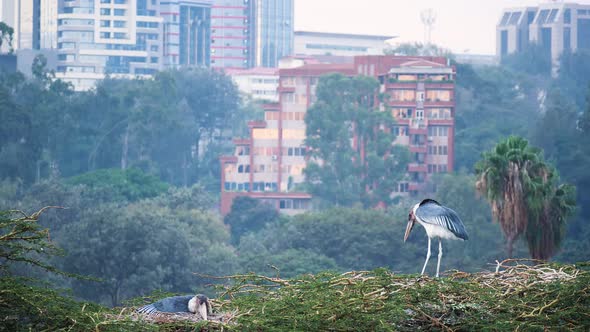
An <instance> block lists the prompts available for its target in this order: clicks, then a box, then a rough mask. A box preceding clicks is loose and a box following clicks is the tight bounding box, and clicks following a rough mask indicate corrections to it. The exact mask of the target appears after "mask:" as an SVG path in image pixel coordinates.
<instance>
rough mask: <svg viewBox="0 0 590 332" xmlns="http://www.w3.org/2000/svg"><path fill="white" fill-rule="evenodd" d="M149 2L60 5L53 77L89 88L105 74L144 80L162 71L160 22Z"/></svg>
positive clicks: (105, 0) (127, 0)
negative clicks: (54, 75) (56, 60)
mask: <svg viewBox="0 0 590 332" xmlns="http://www.w3.org/2000/svg"><path fill="white" fill-rule="evenodd" d="M158 9H159V8H158V6H157V5H153V4H152V2H151V1H147V0H94V1H74V2H70V1H68V2H60V7H59V12H58V25H57V33H58V36H57V38H58V40H57V41H58V66H57V72H56V77H57V78H60V79H63V80H64V81H66V82H70V83H72V84H73V85H74V87H75V89H76V90H88V89H91V88H93V87H94V86H95V84H96V81H98V80H101V79H103V78H104V77H105V75H107V74H109V75H112V76H115V77H116V76H122V77H130V78H132V77H143V76H146V75H148V76H149V75H153V74H154V73H156V72H157V71H159V70H161V69H162V68H163V59H162V49H163V42H162V41H163V38H162V31H163V30H162V29H163V24H162V23H163V19H162V17H160V16H159V15H158Z"/></svg>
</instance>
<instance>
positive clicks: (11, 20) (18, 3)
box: [0, 0, 41, 51]
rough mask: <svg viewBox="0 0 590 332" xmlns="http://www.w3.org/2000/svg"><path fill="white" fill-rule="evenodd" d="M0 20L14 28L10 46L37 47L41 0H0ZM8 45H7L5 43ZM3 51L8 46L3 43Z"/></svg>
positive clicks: (21, 47) (19, 47)
mask: <svg viewBox="0 0 590 332" xmlns="http://www.w3.org/2000/svg"><path fill="white" fill-rule="evenodd" d="M1 2H2V4H0V6H1V7H0V21H2V22H4V23H6V24H8V25H9V26H10V27H12V28H13V29H14V35H13V40H12V48H13V49H14V50H18V49H33V48H39V15H40V11H39V5H40V2H41V0H9V1H6V0H4V1H1ZM6 46H8V45H6ZM2 48H3V51H6V50H7V49H8V48H7V47H6V48H5V46H4V45H3V46H2Z"/></svg>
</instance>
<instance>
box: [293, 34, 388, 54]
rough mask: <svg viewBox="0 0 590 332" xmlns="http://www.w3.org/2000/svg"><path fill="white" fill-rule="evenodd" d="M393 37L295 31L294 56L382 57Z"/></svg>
mask: <svg viewBox="0 0 590 332" xmlns="http://www.w3.org/2000/svg"><path fill="white" fill-rule="evenodd" d="M393 38H395V36H377V35H356V34H343V33H327V32H311V31H295V33H294V47H293V49H294V51H293V53H294V54H295V55H340V56H355V55H383V54H385V49H386V48H388V47H389V45H388V44H387V43H386V41H387V40H390V39H393Z"/></svg>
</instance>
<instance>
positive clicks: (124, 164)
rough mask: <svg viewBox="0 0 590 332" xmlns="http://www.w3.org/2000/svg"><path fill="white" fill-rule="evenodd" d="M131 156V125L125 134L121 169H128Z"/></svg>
mask: <svg viewBox="0 0 590 332" xmlns="http://www.w3.org/2000/svg"><path fill="white" fill-rule="evenodd" d="M128 156H129V125H127V129H125V134H124V136H123V151H122V153H121V169H127V158H128Z"/></svg>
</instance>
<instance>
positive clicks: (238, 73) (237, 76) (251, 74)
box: [225, 68, 279, 103]
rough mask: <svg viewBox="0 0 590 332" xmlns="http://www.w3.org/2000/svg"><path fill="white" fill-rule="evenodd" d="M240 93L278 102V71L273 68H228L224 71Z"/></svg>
mask: <svg viewBox="0 0 590 332" xmlns="http://www.w3.org/2000/svg"><path fill="white" fill-rule="evenodd" d="M225 73H226V74H227V75H229V76H230V77H231V78H232V80H233V81H234V82H235V83H236V85H237V86H238V89H239V90H240V92H241V93H243V94H245V95H247V96H249V97H251V98H252V99H254V100H261V101H267V102H273V103H275V102H278V101H279V94H278V93H277V88H278V86H279V72H278V69H275V68H251V69H228V70H226V71H225Z"/></svg>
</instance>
